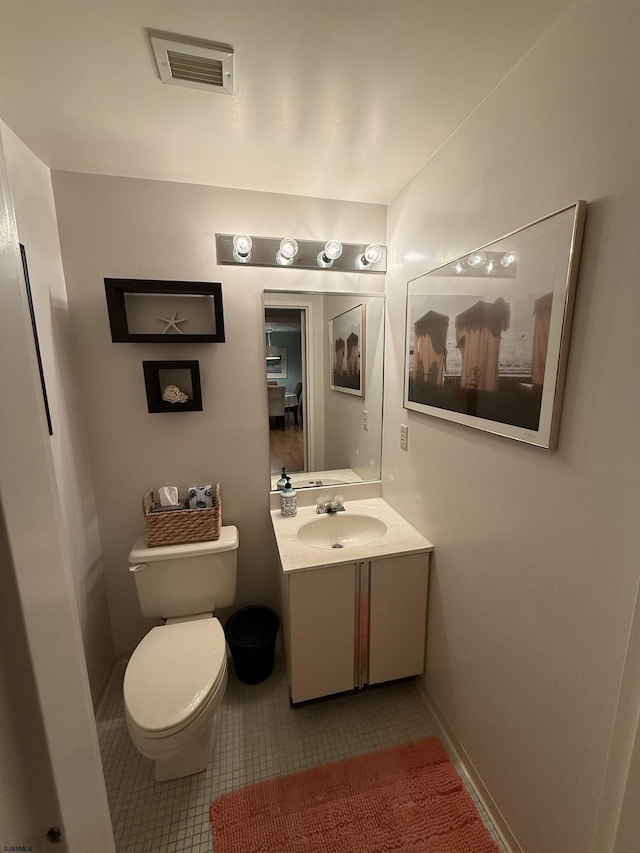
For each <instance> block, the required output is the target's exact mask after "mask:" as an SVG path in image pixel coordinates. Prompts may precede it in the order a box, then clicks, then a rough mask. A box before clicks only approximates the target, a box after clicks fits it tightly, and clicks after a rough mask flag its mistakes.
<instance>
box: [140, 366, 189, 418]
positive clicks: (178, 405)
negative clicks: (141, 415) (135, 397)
mask: <svg viewBox="0 0 640 853" xmlns="http://www.w3.org/2000/svg"><path fill="white" fill-rule="evenodd" d="M142 371H143V373H144V386H145V390H146V392H147V409H148V411H149V412H150V413H151V414H155V413H158V412H165V413H167V412H201V411H202V386H201V384H200V364H199V362H198V361H143V362H142Z"/></svg>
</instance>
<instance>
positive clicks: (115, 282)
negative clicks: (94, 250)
mask: <svg viewBox="0 0 640 853" xmlns="http://www.w3.org/2000/svg"><path fill="white" fill-rule="evenodd" d="M104 287H105V296H106V300H107V312H108V315H109V329H110V331H111V340H112V341H113V343H155V344H189V343H224V342H225V331H224V309H223V304H222V285H221V284H220V283H219V282H207V281H160V280H156V279H131V278H105V280H104Z"/></svg>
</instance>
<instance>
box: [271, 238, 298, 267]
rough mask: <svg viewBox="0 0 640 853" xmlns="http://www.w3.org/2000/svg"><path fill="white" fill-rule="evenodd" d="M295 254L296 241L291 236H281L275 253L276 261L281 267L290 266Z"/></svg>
mask: <svg viewBox="0 0 640 853" xmlns="http://www.w3.org/2000/svg"><path fill="white" fill-rule="evenodd" d="M297 254H298V242H297V241H296V240H294V238H293V237H283V238H282V240H281V241H280V248H279V249H278V251H277V253H276V261H277V262H278V263H279V264H280V266H282V267H290V266H291V264H292V263H293V259H294V258H295V256H296V255H297Z"/></svg>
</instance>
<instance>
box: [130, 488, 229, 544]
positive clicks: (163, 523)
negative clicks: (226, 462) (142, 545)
mask: <svg viewBox="0 0 640 853" xmlns="http://www.w3.org/2000/svg"><path fill="white" fill-rule="evenodd" d="M156 503H157V501H156V495H155V492H154V491H153V489H149V491H148V492H147V493H146V494H145V496H144V497H143V498H142V511H143V513H144V520H145V527H146V534H147V547H148V548H155V547H157V546H159V545H182V544H184V543H186V542H207V541H208V540H210V539H219V538H220V527H221V526H222V502H221V500H220V484H219V483H216V487H215V490H214V494H213V506H212V507H206V508H205V509H174V510H167V511H165V512H152V511H151V510H152V507H154V506H155V505H156Z"/></svg>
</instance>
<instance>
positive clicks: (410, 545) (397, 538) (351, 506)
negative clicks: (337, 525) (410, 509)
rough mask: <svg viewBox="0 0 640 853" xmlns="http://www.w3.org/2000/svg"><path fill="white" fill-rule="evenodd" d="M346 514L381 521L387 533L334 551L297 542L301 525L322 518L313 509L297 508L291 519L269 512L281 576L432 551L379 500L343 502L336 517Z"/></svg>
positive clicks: (391, 509) (431, 548)
mask: <svg viewBox="0 0 640 853" xmlns="http://www.w3.org/2000/svg"><path fill="white" fill-rule="evenodd" d="M349 511H351V512H353V513H358V514H361V515H370V516H372V517H374V518H378V519H380V520H381V521H384V523H385V524H386V526H387V532H386V533H385V534H384V536H382V537H381V538H379V539H375V540H374V541H373V542H368V543H366V544H364V545H354V546H350V547H344V548H340V549H336V550H334V549H331V548H325V547H317V546H315V545H306V544H304V543H303V542H301V541H300V539H299V538H298V531H299V529H300V528H301V527H302V525H303V524H306V523H308V522H309V521H312V520H314V519H317V518H322V517H323V516H321V515H318V514H317V513H316V508H315V505H314V506H303V507H299V508H298V514H297V515H295V516H284V515H282V513H281V512H280V510H279V509H274V510H272V511H271V522H272V524H273V529H274V532H275V536H276V543H277V545H278V552H279V554H280V564H281V566H282V570H283V572H285V573H286V572H296V571H304V570H306V569H317V568H320V567H322V566H335V565H337V564H339V563H354V562H358V561H360V560H373V559H376V558H378V557H391V556H393V555H396V554H417V553H421V552H426V551H433V545H432V543H431V542H429V540H428V539H427V538H426V537H424V536H423V535H422V534H421V533H419V532H418V531H417V530H416V529H415V527H413V525H411V524H409V522H408V521H406V520H405V519H404V518H403V517H402V516H401V515H400V513H398V512H396V511H395V510H394V509H393V507H391V506H389V504H388V503H387V502H386V501H385V500H383V499H382V498H369V499H366V500H353V501H351V500H348V501H345V512H344V513H342V512H341V513H338V516H342V515H346V514H348V513H349ZM327 523H331V517H329V518H328V519H327Z"/></svg>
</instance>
